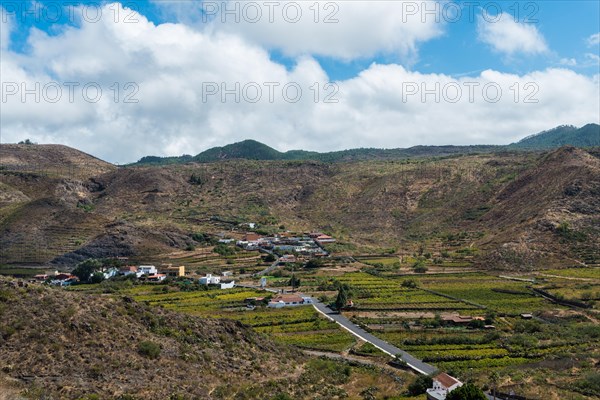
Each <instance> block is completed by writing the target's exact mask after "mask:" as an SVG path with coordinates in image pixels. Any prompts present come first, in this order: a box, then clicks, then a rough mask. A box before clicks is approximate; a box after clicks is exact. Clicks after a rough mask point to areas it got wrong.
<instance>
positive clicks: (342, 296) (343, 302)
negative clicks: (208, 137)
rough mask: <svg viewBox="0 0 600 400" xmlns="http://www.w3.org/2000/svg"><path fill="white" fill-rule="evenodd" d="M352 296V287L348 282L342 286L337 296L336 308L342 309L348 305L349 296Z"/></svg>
mask: <svg viewBox="0 0 600 400" xmlns="http://www.w3.org/2000/svg"><path fill="white" fill-rule="evenodd" d="M349 296H350V287H349V286H348V285H346V284H343V285H341V286H340V289H339V290H338V294H337V297H336V298H335V308H336V309H337V310H341V309H343V308H344V307H346V306H347V305H348V298H349Z"/></svg>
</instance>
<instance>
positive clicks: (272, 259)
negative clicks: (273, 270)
mask: <svg viewBox="0 0 600 400" xmlns="http://www.w3.org/2000/svg"><path fill="white" fill-rule="evenodd" d="M275 260H277V258H276V257H275V256H274V255H273V254H271V253H269V254H267V256H266V257H265V262H270V263H272V262H274V261H275Z"/></svg>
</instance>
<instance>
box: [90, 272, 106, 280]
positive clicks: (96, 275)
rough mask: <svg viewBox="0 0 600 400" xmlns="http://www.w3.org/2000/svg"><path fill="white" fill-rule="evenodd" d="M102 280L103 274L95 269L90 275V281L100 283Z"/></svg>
mask: <svg viewBox="0 0 600 400" xmlns="http://www.w3.org/2000/svg"><path fill="white" fill-rule="evenodd" d="M103 280H104V274H103V273H102V272H99V271H96V272H94V273H93V274H92V276H90V283H101V282H102V281H103Z"/></svg>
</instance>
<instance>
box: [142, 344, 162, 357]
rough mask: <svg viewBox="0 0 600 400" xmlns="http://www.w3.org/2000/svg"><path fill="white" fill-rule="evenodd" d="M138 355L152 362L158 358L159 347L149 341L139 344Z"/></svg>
mask: <svg viewBox="0 0 600 400" xmlns="http://www.w3.org/2000/svg"><path fill="white" fill-rule="evenodd" d="M138 353H140V354H141V355H143V356H144V357H148V358H150V359H152V360H154V359H156V358H158V357H159V356H160V345H158V344H156V343H154V342H150V341H143V342H140V343H139V344H138Z"/></svg>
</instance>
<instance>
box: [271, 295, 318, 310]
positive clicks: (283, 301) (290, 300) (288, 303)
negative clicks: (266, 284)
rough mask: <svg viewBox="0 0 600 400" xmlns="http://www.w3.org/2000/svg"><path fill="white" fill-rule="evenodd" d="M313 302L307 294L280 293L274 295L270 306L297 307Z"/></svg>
mask: <svg viewBox="0 0 600 400" xmlns="http://www.w3.org/2000/svg"><path fill="white" fill-rule="evenodd" d="M307 304H312V299H311V298H310V297H307V296H299V295H297V294H278V295H277V296H275V297H273V298H272V299H271V301H269V304H267V306H268V307H271V308H283V307H296V306H304V305H307Z"/></svg>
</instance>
